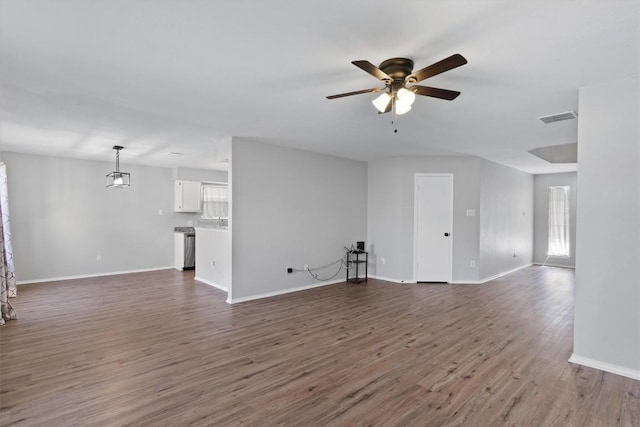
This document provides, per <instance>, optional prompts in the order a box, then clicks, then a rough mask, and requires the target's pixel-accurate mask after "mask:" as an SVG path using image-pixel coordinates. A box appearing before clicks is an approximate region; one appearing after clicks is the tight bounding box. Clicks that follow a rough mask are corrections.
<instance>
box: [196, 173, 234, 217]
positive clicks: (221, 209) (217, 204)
mask: <svg viewBox="0 0 640 427" xmlns="http://www.w3.org/2000/svg"><path fill="white" fill-rule="evenodd" d="M221 218H223V219H227V218H229V197H228V191H227V184H208V183H204V182H203V183H202V219H221Z"/></svg>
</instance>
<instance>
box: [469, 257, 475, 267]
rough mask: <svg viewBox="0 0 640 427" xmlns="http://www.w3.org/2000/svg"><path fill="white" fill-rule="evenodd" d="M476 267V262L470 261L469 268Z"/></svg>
mask: <svg viewBox="0 0 640 427" xmlns="http://www.w3.org/2000/svg"><path fill="white" fill-rule="evenodd" d="M475 266H476V260H475V259H472V260H471V261H469V267H471V268H473V267H475Z"/></svg>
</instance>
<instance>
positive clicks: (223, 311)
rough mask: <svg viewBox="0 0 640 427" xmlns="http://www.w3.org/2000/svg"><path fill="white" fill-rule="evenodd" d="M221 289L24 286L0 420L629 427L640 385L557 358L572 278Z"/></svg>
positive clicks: (145, 284) (2, 382) (566, 350)
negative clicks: (249, 291) (232, 299)
mask: <svg viewBox="0 0 640 427" xmlns="http://www.w3.org/2000/svg"><path fill="white" fill-rule="evenodd" d="M225 297H226V295H225V294H224V293H223V292H221V291H219V290H217V289H215V288H212V287H209V286H207V285H204V284H201V283H198V282H194V280H193V273H192V272H185V273H182V272H178V271H174V270H165V271H159V272H151V273H141V274H132V275H122V276H109V277H101V278H93V279H83V280H69V281H64V282H52V283H43V284H32V285H25V286H22V287H20V288H19V296H18V298H17V299H14V300H12V302H13V304H14V306H15V307H16V309H17V311H18V315H19V317H20V318H19V320H17V321H11V322H8V323H7V324H6V325H5V326H3V327H0V345H1V347H0V356H1V359H0V362H1V363H0V424H1V425H3V426H5V425H25V426H34V425H46V426H73V425H82V426H91V425H95V426H121V425H135V426H139V425H144V426H183V425H195V426H198V425H214V426H235V425H251V426H253V425H255V426H269V425H294V426H324V425H336V426H343V425H344V426H354V425H381V426H387V425H389V426H394V425H400V426H406V425H416V426H439V425H447V426H448V425H452V426H453V425H469V426H496V425H515V426H617V425H620V426H638V425H640V381H634V380H631V379H627V378H624V377H620V376H616V375H613V374H608V373H604V372H601V371H597V370H594V369H588V368H583V367H580V366H577V365H572V364H570V363H568V362H567V359H568V358H569V356H570V355H571V351H572V339H573V338H572V333H573V331H572V325H573V271H572V270H568V269H559V268H551V267H530V268H527V269H524V270H521V271H519V272H517V273H514V274H511V275H509V276H506V277H503V278H501V279H498V280H494V281H492V282H488V283H486V284H483V285H442V284H438V285H428V284H419V285H398V284H391V283H387V282H382V281H376V280H370V281H369V282H368V284H366V285H365V284H358V285H355V284H344V283H343V284H337V285H330V286H326V287H323V288H317V289H313V290H309V291H303V292H297V293H293V294H289V295H284V296H279V297H274V298H269V299H265V300H259V301H253V302H247V303H242V304H237V305H233V306H230V305H228V304H226V303H225V302H224V300H225Z"/></svg>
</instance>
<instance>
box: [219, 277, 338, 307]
mask: <svg viewBox="0 0 640 427" xmlns="http://www.w3.org/2000/svg"><path fill="white" fill-rule="evenodd" d="M336 283H345V280H344V279H339V280H331V281H329V282H321V283H312V284H310V285H304V286H298V287H296V288H289V289H283V290H279V291H273V292H266V293H264V294H257V295H250V296H248V297H240V298H229V299H227V302H228V303H229V304H237V303H239V302H246V301H253V300H256V299H262V298H269V297H275V296H278V295H284V294H289V293H292V292H299V291H306V290H307V289H313V288H320V287H322V286H328V285H335V284H336Z"/></svg>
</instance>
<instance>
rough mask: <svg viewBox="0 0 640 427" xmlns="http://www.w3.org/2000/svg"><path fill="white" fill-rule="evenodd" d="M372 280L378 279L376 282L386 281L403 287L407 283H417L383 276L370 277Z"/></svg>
mask: <svg viewBox="0 0 640 427" xmlns="http://www.w3.org/2000/svg"><path fill="white" fill-rule="evenodd" d="M369 278H370V279H376V280H384V281H385V282H391V283H398V284H400V285H403V284H405V283H414V284H415V283H416V282H415V281H412V280H400V279H392V278H390V277H383V276H376V275H373V276H369Z"/></svg>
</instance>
